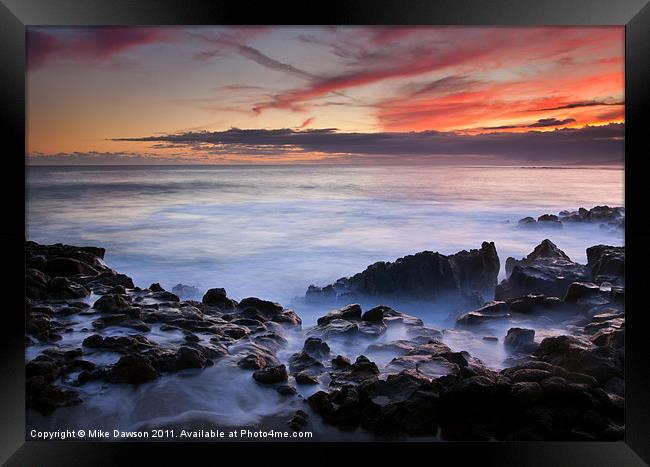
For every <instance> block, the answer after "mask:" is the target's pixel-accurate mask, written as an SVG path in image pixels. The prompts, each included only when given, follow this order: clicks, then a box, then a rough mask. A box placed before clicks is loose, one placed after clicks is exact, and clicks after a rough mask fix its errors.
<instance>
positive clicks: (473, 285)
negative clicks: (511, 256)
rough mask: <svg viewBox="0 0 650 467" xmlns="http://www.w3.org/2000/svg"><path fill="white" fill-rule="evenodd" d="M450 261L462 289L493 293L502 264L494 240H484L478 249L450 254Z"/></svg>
mask: <svg viewBox="0 0 650 467" xmlns="http://www.w3.org/2000/svg"><path fill="white" fill-rule="evenodd" d="M449 262H450V264H451V268H452V271H453V273H454V276H455V278H456V281H457V283H458V286H459V287H460V289H461V290H463V291H465V292H470V293H471V292H479V293H486V292H489V293H491V292H492V291H493V290H494V288H495V287H496V285H497V276H498V275H499V268H500V267H501V264H500V262H499V256H498V255H497V249H496V247H495V246H494V242H483V243H482V244H481V248H480V249H478V250H476V249H474V250H470V251H466V250H463V251H460V252H458V253H456V254H453V255H450V256H449Z"/></svg>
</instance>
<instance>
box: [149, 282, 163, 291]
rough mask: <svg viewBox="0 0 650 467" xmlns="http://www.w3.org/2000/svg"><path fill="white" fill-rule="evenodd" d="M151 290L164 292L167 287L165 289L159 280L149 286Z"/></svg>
mask: <svg viewBox="0 0 650 467" xmlns="http://www.w3.org/2000/svg"><path fill="white" fill-rule="evenodd" d="M149 290H151V291H152V292H164V291H165V289H163V288H162V286H161V285H160V284H159V283H158V282H155V283H153V284H151V285H150V286H149Z"/></svg>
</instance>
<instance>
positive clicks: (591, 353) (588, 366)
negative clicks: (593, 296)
mask: <svg viewBox="0 0 650 467" xmlns="http://www.w3.org/2000/svg"><path fill="white" fill-rule="evenodd" d="M535 355H536V356H537V357H538V358H540V359H541V360H543V361H546V362H549V363H552V364H554V365H558V366H561V367H563V368H565V369H567V370H570V371H574V372H579V373H584V374H586V375H588V376H591V377H593V378H596V380H598V381H603V382H604V381H606V380H608V379H610V378H612V377H614V376H622V374H623V362H622V361H621V359H620V357H619V355H618V353H617V351H616V350H615V349H613V348H611V347H598V346H596V345H595V344H593V343H592V342H590V341H589V340H587V339H583V338H579V337H575V336H556V337H547V338H545V339H544V340H542V342H541V343H540V345H539V347H538V348H537V350H536V351H535Z"/></svg>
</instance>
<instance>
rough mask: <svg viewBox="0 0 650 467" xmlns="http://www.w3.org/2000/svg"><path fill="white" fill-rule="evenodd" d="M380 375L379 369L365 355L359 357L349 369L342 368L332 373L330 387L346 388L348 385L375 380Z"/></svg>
mask: <svg viewBox="0 0 650 467" xmlns="http://www.w3.org/2000/svg"><path fill="white" fill-rule="evenodd" d="M377 375H379V368H377V365H376V364H375V363H374V362H372V361H370V360H369V359H368V357H366V356H365V355H359V356H358V357H357V359H356V360H355V362H354V363H353V364H351V365H350V366H347V367H342V368H341V369H339V370H335V371H333V372H332V373H331V376H332V380H331V382H330V386H344V385H346V384H350V383H352V384H359V383H362V382H363V381H368V380H371V381H372V380H375V379H377Z"/></svg>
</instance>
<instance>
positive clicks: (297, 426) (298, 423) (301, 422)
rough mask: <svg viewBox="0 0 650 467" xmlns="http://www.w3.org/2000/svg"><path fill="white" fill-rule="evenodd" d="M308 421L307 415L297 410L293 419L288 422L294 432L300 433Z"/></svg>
mask: <svg viewBox="0 0 650 467" xmlns="http://www.w3.org/2000/svg"><path fill="white" fill-rule="evenodd" d="M308 419H309V415H307V414H306V413H305V412H303V411H302V410H297V411H296V413H295V415H294V416H293V418H292V419H291V420H289V426H290V427H291V429H292V430H294V431H300V430H301V429H303V428H304V427H305V426H306V425H307V423H308V422H307V420H308Z"/></svg>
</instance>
